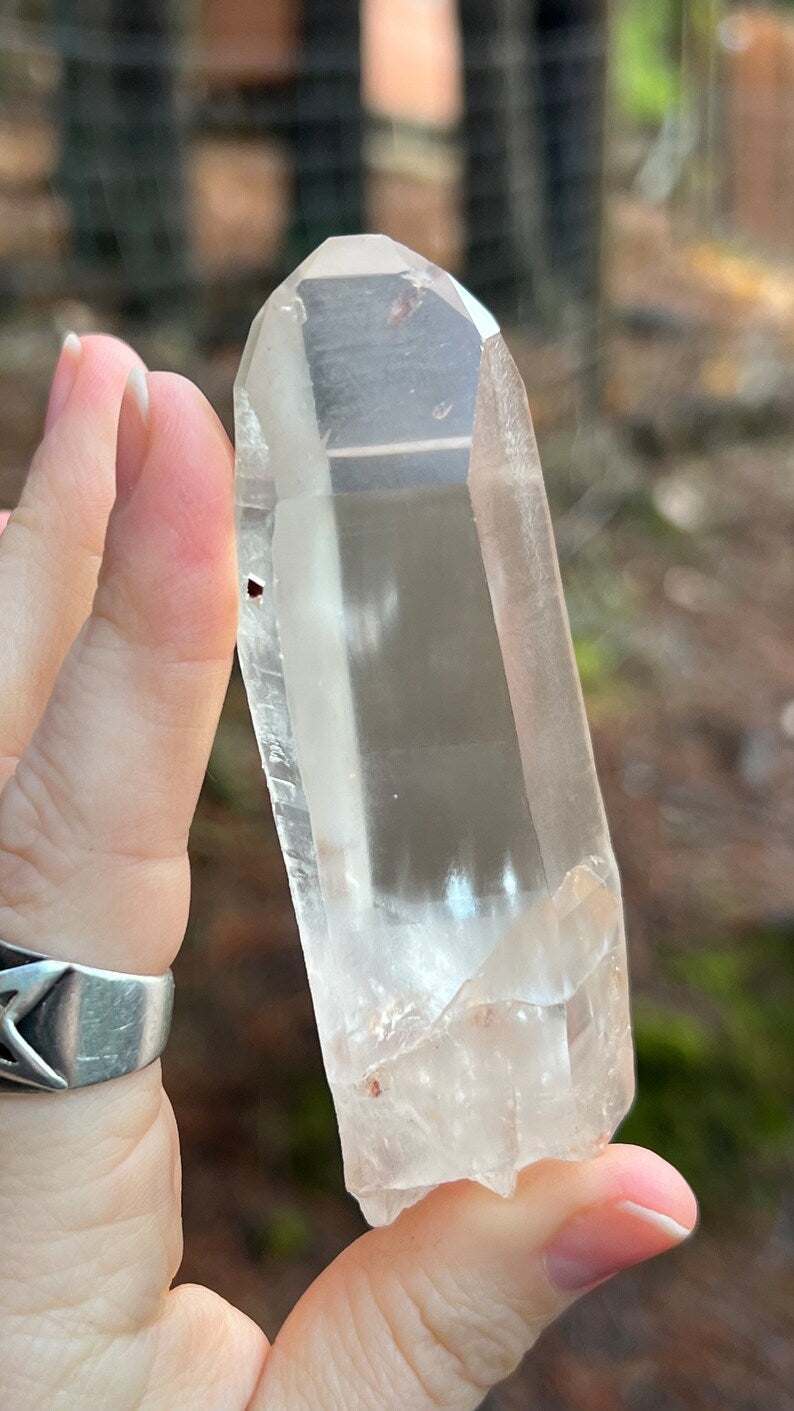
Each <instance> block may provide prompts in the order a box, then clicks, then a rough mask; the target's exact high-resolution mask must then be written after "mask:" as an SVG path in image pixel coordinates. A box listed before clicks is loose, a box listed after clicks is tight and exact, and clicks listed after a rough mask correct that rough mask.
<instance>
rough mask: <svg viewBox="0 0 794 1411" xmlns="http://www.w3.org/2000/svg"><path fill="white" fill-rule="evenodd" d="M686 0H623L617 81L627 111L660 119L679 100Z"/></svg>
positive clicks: (648, 120)
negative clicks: (679, 50)
mask: <svg viewBox="0 0 794 1411" xmlns="http://www.w3.org/2000/svg"><path fill="white" fill-rule="evenodd" d="M680 33H681V0H624V3H623V4H622V5H621V6H620V7H619V9H618V14H617V19H616V23H615V85H616V90H617V97H618V102H619V103H620V106H621V108H622V110H623V111H624V113H625V114H626V115H627V117H629V118H631V119H633V121H635V122H640V123H659V122H661V120H662V118H663V117H664V115H665V113H666V112H668V110H669V109H670V108H671V107H672V106H673V105H674V104H675V103H677V102H678V101H679V100H680V97H681V80H680V69H679V64H678V61H677V58H676V49H677V46H678V39H679V36H680Z"/></svg>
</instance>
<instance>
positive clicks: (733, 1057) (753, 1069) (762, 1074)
mask: <svg viewBox="0 0 794 1411" xmlns="http://www.w3.org/2000/svg"><path fill="white" fill-rule="evenodd" d="M669 971H670V978H671V979H672V980H673V981H676V982H678V983H681V984H685V985H686V986H687V987H688V998H687V1003H688V1004H689V1005H691V1006H692V1008H691V1009H686V1010H683V1011H682V1010H681V1009H677V1008H673V1007H672V1005H671V1006H659V1005H651V1004H648V1003H645V1002H643V1001H639V1002H638V1003H637V1005H636V1007H635V1015H634V1023H635V1036H636V1044H637V1076H638V1100H637V1104H636V1106H635V1108H634V1111H633V1112H632V1113H631V1115H630V1116H629V1118H628V1119H627V1121H626V1122H625V1124H624V1126H623V1128H622V1129H621V1139H623V1140H626V1141H636V1142H640V1143H642V1144H644V1145H648V1146H652V1147H654V1148H655V1149H657V1150H658V1151H660V1152H661V1153H662V1154H663V1155H665V1156H667V1157H668V1158H669V1159H670V1160H671V1161H673V1162H675V1163H676V1164H677V1165H679V1166H680V1167H681V1169H682V1171H683V1172H684V1174H685V1175H686V1176H687V1177H688V1179H689V1180H690V1181H691V1182H692V1184H693V1185H694V1187H695V1189H696V1190H697V1191H698V1193H699V1195H700V1196H701V1199H702V1200H703V1203H704V1208H705V1210H706V1212H707V1213H708V1211H709V1210H716V1209H718V1208H720V1207H722V1206H724V1205H726V1204H729V1203H730V1204H732V1203H733V1202H734V1201H735V1200H737V1199H741V1198H746V1197H748V1196H749V1197H761V1198H763V1197H764V1196H767V1195H769V1194H771V1193H772V1192H773V1191H774V1190H775V1189H776V1188H777V1187H778V1185H779V1183H780V1180H781V1179H782V1177H783V1174H784V1172H785V1171H786V1169H787V1168H789V1169H790V1163H791V1161H792V1159H794V1022H792V1014H794V932H792V930H786V929H783V928H781V929H774V928H770V929H768V930H764V931H757V932H755V933H753V934H752V935H749V936H747V937H746V938H743V939H742V940H741V941H740V942H737V943H736V944H735V945H733V946H720V947H717V948H714V949H694V950H691V951H689V952H687V953H686V954H678V955H676V956H675V957H674V959H673V960H671V961H670V963H669Z"/></svg>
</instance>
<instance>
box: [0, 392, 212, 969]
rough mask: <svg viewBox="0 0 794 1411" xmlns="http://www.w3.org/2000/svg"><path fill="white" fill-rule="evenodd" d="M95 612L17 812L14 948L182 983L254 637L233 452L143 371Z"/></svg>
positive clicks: (31, 759)
mask: <svg viewBox="0 0 794 1411" xmlns="http://www.w3.org/2000/svg"><path fill="white" fill-rule="evenodd" d="M117 482H118V497H117V501H116V505H115V508H114V510H113V514H112V516H111V519H110V524H109V527H108V533H107V540H106V544H105V553H104V560H103V563H102V568H101V572H100V577H99V586H98V590H97V594H96V598H95V602H94V607H93V611H92V613H91V616H90V618H89V619H88V621H87V622H86V624H85V626H84V627H83V629H82V631H81V632H80V634H79V636H78V638H77V640H76V642H75V644H74V646H73V648H72V650H71V651H70V653H69V654H68V656H67V658H66V660H65V662H64V664H63V667H62V669H61V672H60V674H59V676H58V679H57V681H56V683H55V686H54V689H53V692H52V696H51V699H50V701H49V704H48V706H47V709H46V711H45V713H44V716H43V718H42V720H41V722H40V725H39V727H38V728H37V730H36V732H35V734H34V736H33V739H32V741H31V743H30V746H29V747H28V749H27V750H26V751H25V754H24V755H23V758H22V760H21V761H20V764H19V767H18V768H17V770H16V773H15V775H14V777H13V778H12V779H11V780H10V781H9V783H8V785H7V787H6V789H5V791H4V793H3V795H2V798H0V896H1V897H2V906H1V907H0V934H2V935H3V937H4V939H6V940H8V941H10V942H12V943H17V944H21V945H26V944H35V946H36V948H38V949H44V950H46V951H47V952H48V953H49V954H51V955H53V956H57V957H63V958H67V959H72V960H79V961H82V962H84V963H88V964H94V965H99V966H103V967H106V968H109V969H114V968H117V969H123V970H138V971H142V972H150V973H154V972H157V971H160V970H164V969H166V968H167V966H168V964H169V963H170V961H171V960H172V958H173V955H174V953H175V951H176V949H177V948H178V945H179V943H180V941H181V938H182V933H183V930H184V924H185V920H186V915H187V904H188V870H187V859H186V841H187V832H188V828H189V825H190V820H191V817H192V813H193V810H194V808H195V803H196V799H197V796H198V791H199V788H200V785H201V780H202V777H203V772H204V768H205V766H206V760H207V756H208V754H209V748H210V744H211V740H212V734H213V731H214V729H215V725H216V722H217V717H218V713H219V711H220V706H221V703H222V700H223V695H224V691H225V687H226V681H227V678H228V672H229V666H230V661H231V652H232V645H233V638H234V627H235V621H236V602H235V583H234V561H233V560H234V554H233V534H232V515H231V451H230V447H229V444H228V441H227V439H226V437H225V435H224V433H223V431H222V429H221V427H220V425H219V423H218V422H217V420H216V418H215V416H214V414H213V412H212V411H211V409H210V408H209V406H208V404H207V403H206V402H205V401H204V399H203V397H201V394H200V393H199V392H198V391H197V390H196V389H195V388H194V387H192V386H191V385H190V384H189V383H187V382H185V381H184V380H183V379H181V378H177V377H174V376H171V375H168V374H151V375H150V376H149V377H148V378H147V377H145V376H144V374H143V372H142V371H141V370H136V371H134V372H133V374H132V376H131V378H130V381H129V384H128V386H127V391H126V393H125V397H124V403H123V406H122V410H121V416H120V422H119V434H118V468H117Z"/></svg>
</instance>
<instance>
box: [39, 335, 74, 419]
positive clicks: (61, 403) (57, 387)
mask: <svg viewBox="0 0 794 1411" xmlns="http://www.w3.org/2000/svg"><path fill="white" fill-rule="evenodd" d="M82 352H83V345H82V343H81V342H80V339H79V338H78V336H77V334H76V333H67V335H66V337H65V338H64V340H63V346H62V348H61V355H60V357H59V358H58V362H57V365H56V368H55V373H54V375H53V379H52V386H51V388H50V398H49V401H48V403H47V415H46V416H45V418H44V434H45V436H46V434H47V432H48V431H50V430H51V429H52V427H53V426H54V425H55V423H56V421H57V420H58V418H59V416H60V415H61V412H62V411H63V410H64V408H65V406H66V403H67V402H68V400H69V398H70V397H71V395H72V388H73V387H74V384H75V382H76V380H77V373H78V371H79V369H80V358H81V357H82Z"/></svg>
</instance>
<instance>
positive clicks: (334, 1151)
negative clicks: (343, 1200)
mask: <svg viewBox="0 0 794 1411" xmlns="http://www.w3.org/2000/svg"><path fill="white" fill-rule="evenodd" d="M288 1159H289V1166H290V1170H291V1173H292V1175H293V1177H294V1178H295V1180H297V1181H298V1182H299V1184H300V1185H302V1186H306V1187H309V1188H311V1189H313V1190H321V1191H327V1192H329V1193H331V1194H338V1193H339V1192H340V1191H341V1190H342V1168H341V1162H340V1157H339V1138H338V1136H337V1129H336V1116H335V1113H334V1105H333V1102H332V1100H331V1094H330V1092H329V1090H328V1084H327V1083H326V1082H325V1079H324V1078H322V1077H320V1076H317V1077H316V1078H312V1079H307V1080H306V1081H305V1082H303V1083H301V1084H300V1086H299V1087H298V1089H297V1091H296V1093H295V1099H294V1102H293V1103H292V1105H291V1107H290V1112H289V1141H288Z"/></svg>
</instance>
